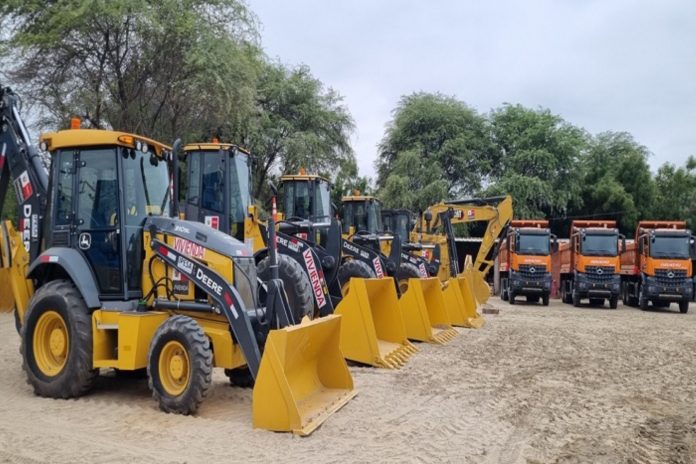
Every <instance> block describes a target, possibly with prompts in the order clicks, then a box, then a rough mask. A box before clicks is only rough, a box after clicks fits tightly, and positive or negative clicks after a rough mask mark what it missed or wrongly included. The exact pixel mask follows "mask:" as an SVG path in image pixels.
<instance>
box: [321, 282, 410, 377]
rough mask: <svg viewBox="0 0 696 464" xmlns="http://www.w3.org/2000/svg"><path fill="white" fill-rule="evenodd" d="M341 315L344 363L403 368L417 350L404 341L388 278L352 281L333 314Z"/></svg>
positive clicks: (406, 339)
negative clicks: (346, 361)
mask: <svg viewBox="0 0 696 464" xmlns="http://www.w3.org/2000/svg"><path fill="white" fill-rule="evenodd" d="M334 312H335V314H340V315H341V317H342V320H341V351H342V352H343V356H345V357H346V359H350V360H351V361H356V362H360V363H363V364H369V365H371V366H375V367H386V368H397V367H401V366H403V365H404V364H405V363H406V361H407V360H408V358H409V356H411V355H412V354H413V353H415V352H416V348H415V347H414V346H413V344H412V343H411V342H409V341H408V338H407V337H406V327H405V326H404V320H403V318H402V316H401V312H400V310H399V299H398V297H397V295H396V287H395V286H394V281H393V280H392V279H391V278H385V279H361V278H356V277H353V278H352V279H350V282H349V283H348V291H347V293H346V296H344V297H343V299H342V300H341V302H340V303H339V304H338V306H337V307H336V310H335V311H334Z"/></svg>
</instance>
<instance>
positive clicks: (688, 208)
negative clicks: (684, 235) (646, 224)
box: [641, 156, 696, 231]
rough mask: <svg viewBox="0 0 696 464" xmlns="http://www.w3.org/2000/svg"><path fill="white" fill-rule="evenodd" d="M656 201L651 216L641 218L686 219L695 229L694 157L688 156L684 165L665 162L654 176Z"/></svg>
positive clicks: (695, 173)
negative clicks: (677, 165) (678, 165)
mask: <svg viewBox="0 0 696 464" xmlns="http://www.w3.org/2000/svg"><path fill="white" fill-rule="evenodd" d="M655 183H656V185H657V194H656V202H655V204H656V205H658V206H657V207H656V208H655V209H654V214H653V215H652V216H651V217H644V218H641V219H652V218H654V219H665V220H671V221H675V220H686V221H687V224H688V225H689V228H690V229H691V230H692V231H693V230H696V157H694V156H690V157H689V159H688V160H687V161H686V164H685V165H684V167H680V168H677V167H675V166H674V165H673V164H670V163H665V164H663V165H662V166H661V167H660V169H658V171H657V175H656V176H655Z"/></svg>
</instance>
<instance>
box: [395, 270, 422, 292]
mask: <svg viewBox="0 0 696 464" xmlns="http://www.w3.org/2000/svg"><path fill="white" fill-rule="evenodd" d="M420 278H421V275H420V272H418V268H417V267H416V266H414V265H413V264H411V263H401V265H400V266H399V269H397V270H396V281H397V283H398V284H399V291H400V292H401V294H402V295H403V294H404V293H406V290H408V279H420Z"/></svg>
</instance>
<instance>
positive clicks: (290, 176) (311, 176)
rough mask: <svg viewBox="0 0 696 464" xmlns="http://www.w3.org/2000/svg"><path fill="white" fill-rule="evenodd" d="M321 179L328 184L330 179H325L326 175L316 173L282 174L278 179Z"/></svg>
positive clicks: (286, 180)
mask: <svg viewBox="0 0 696 464" xmlns="http://www.w3.org/2000/svg"><path fill="white" fill-rule="evenodd" d="M317 179H319V180H321V181H324V182H326V183H327V184H330V183H331V181H329V179H327V178H326V177H322V176H320V175H318V174H285V175H283V176H280V181H281V182H288V181H292V180H300V181H310V180H317Z"/></svg>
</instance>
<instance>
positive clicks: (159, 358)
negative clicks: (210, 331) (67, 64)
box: [147, 315, 213, 415]
mask: <svg viewBox="0 0 696 464" xmlns="http://www.w3.org/2000/svg"><path fill="white" fill-rule="evenodd" d="M172 347H173V348H172ZM170 349H174V350H177V349H179V350H180V351H181V353H176V354H175V356H178V357H179V359H180V362H184V365H185V368H183V369H182V371H183V375H181V377H184V376H185V377H186V378H184V379H180V378H179V379H172V378H171V374H170V373H169V372H168V371H167V367H168V366H167V363H166V360H167V357H168V352H169V350H170ZM147 358H148V363H147V375H148V385H149V387H150V390H152V397H153V398H154V399H155V400H156V401H157V402H158V403H159V407H160V409H161V410H162V411H164V412H171V413H176V414H186V415H187V414H193V413H195V412H196V410H197V409H198V406H199V405H200V404H201V401H203V398H205V397H206V396H207V395H208V390H209V389H210V384H211V383H212V378H213V351H212V349H211V347H210V340H208V337H206V335H205V333H204V332H203V329H201V327H200V326H199V325H198V323H197V322H196V321H195V320H193V319H192V318H190V317H188V316H181V315H177V316H172V317H170V318H169V319H167V320H166V321H164V322H163V323H162V325H160V326H159V328H158V329H157V331H156V332H155V335H154V336H153V337H152V341H151V342H150V350H149V352H148V356H147ZM170 359H171V358H170ZM184 359H185V361H181V360H184ZM163 372H164V376H163V375H162V374H163ZM177 388H179V389H180V390H179V391H175V390H176V389H177Z"/></svg>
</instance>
